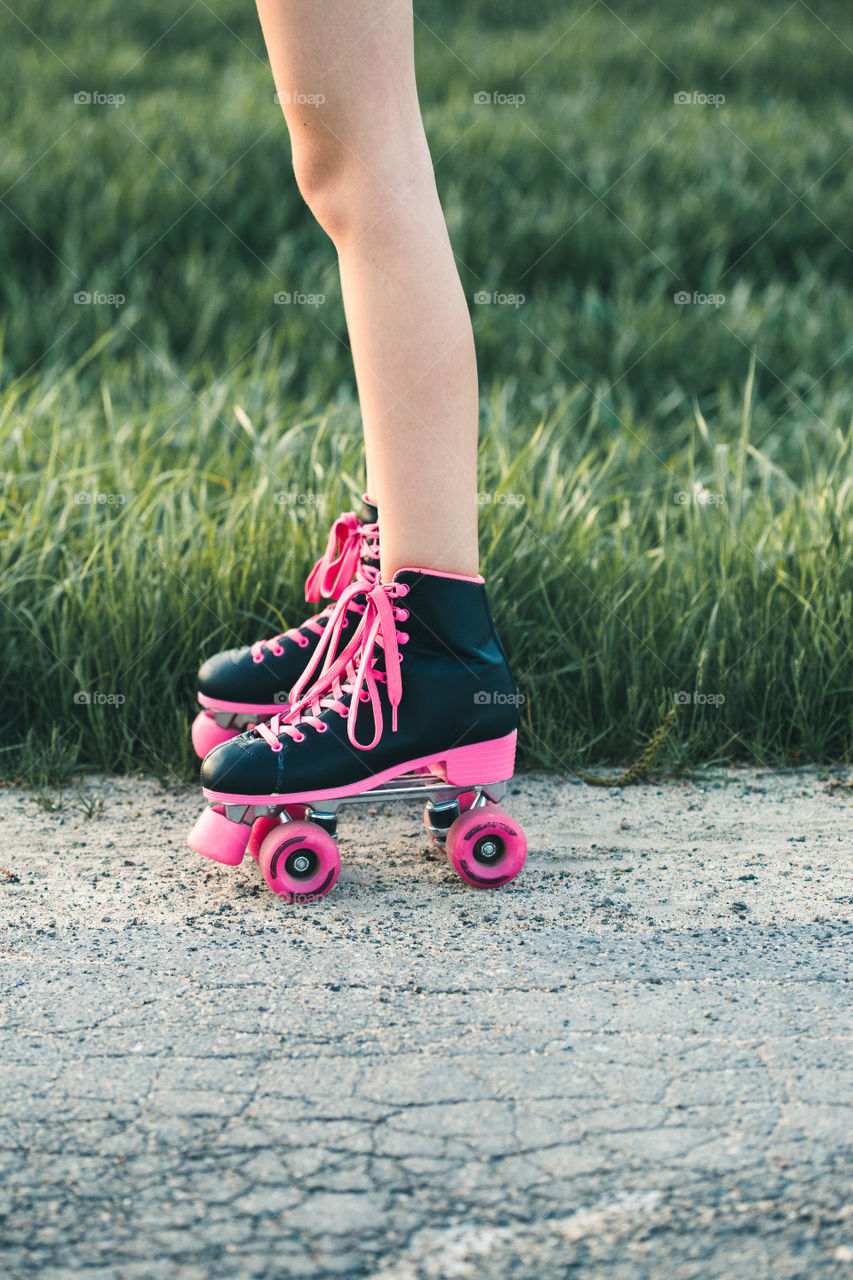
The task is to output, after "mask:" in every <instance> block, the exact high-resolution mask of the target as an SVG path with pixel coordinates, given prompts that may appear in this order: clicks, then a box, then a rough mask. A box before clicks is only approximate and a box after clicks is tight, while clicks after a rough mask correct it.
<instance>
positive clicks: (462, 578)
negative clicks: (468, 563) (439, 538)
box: [394, 564, 486, 583]
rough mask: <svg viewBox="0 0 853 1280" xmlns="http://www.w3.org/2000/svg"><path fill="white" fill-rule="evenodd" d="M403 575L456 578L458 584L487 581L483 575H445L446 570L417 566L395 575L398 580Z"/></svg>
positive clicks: (407, 566)
mask: <svg viewBox="0 0 853 1280" xmlns="http://www.w3.org/2000/svg"><path fill="white" fill-rule="evenodd" d="M401 573H425V574H426V575H427V577H429V578H455V579H456V581H457V582H479V583H484V582H485V581H486V579H485V578H484V577H483V576H482V574H479V573H478V574H477V576H476V578H472V577H471V576H470V574H467V573H445V571H444V569H419V568H418V567H417V565H413V564H410V565H406V567H405V569H398V570H397V572H396V573H395V574H394V577H395V578H396V577H397V576H398V575H399V574H401Z"/></svg>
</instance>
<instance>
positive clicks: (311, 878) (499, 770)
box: [189, 568, 527, 902]
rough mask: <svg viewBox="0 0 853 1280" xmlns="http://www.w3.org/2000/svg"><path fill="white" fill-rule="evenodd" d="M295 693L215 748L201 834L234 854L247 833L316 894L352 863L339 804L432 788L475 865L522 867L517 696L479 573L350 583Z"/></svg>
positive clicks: (206, 775)
mask: <svg viewBox="0 0 853 1280" xmlns="http://www.w3.org/2000/svg"><path fill="white" fill-rule="evenodd" d="M355 602H357V603H359V604H360V605H361V616H360V619H359V622H358V625H357V627H356V629H355V631H354V633H353V634H351V635H350V636H349V638H348V639H346V638H345V637H344V635H343V631H344V626H345V623H346V620H347V618H348V616H349V611H350V610H351V608H352V605H353V603H355ZM290 698H291V702H290V706H289V708H288V709H287V710H286V711H279V712H278V713H277V714H275V715H273V717H272V718H271V720H269V721H268V722H267V723H263V724H259V725H257V726H256V727H255V728H254V729H253V730H249V731H247V732H245V733H243V734H241V735H239V736H238V737H235V738H233V739H231V740H230V741H229V742H225V743H223V744H222V745H220V746H218V747H215V748H214V749H213V750H212V751H211V752H210V754H209V755H207V756H206V757H205V759H204V762H203V764H202V768H201V780H202V788H203V791H204V795H205V797H206V799H207V800H208V802H209V807H208V808H207V809H205V811H204V812H203V813H202V815H201V817H200V818H199V820H198V821H197V822H196V824H195V826H194V827H193V829H192V831H191V833H190V836H189V844H190V847H191V848H193V849H195V850H196V851H197V852H199V853H202V854H204V855H206V856H207V857H209V858H213V859H215V860H217V861H219V862H226V863H230V864H231V865H237V864H238V863H240V862H241V861H242V859H243V855H244V853H245V852H246V849H247V848H248V850H249V852H250V853H251V854H252V856H253V857H255V858H256V859H257V860H258V862H259V863H260V867H261V871H262V872H263V875H264V878H265V880H266V882H267V884H268V885H269V887H270V889H272V891H273V892H274V893H276V894H278V895H279V896H281V897H283V898H285V899H288V900H289V901H292V902H293V901H301V902H306V901H313V900H315V899H317V898H320V897H322V896H323V895H324V894H326V893H328V892H329V890H330V889H332V888H333V886H334V884H335V882H336V881H337V878H338V875H339V872H340V865H341V863H340V854H339V852H338V848H337V845H336V843H335V838H334V837H335V835H336V830H337V819H338V811H339V810H340V809H343V808H345V807H346V806H347V805H349V804H371V805H376V803H377V802H380V801H385V800H390V799H401V798H402V799H421V800H426V811H425V823H426V827H427V831H428V833H429V835H430V836H431V837H432V838H433V839H434V840H435V841H436V843H437V844H439V845H440V846H441V847H443V848H444V850H445V852H446V854H447V857H448V859H449V861H450V864H451V866H452V867H453V869H454V870H455V871H456V873H457V874H458V875H459V876H461V878H462V879H463V880H465V881H467V882H468V883H469V884H472V885H476V886H478V887H481V888H486V887H491V886H496V885H502V884H506V883H507V881H509V880H512V879H513V877H514V876H516V875H518V873H519V871H520V870H521V868H522V866H523V865H524V861H525V858H526V856H527V844H526V841H525V838H524V833H523V832H522V830H521V828H520V827H519V825H518V823H516V822H514V821H513V820H512V819H511V818H509V817H508V816H507V815H506V814H505V813H504V812H503V811H502V810H501V809H500V807H499V805H498V802H499V800H500V798H501V796H502V794H503V792H504V790H505V786H506V783H507V781H508V780H509V779H510V778H511V777H512V772H513V766H514V762H515V743H516V731H517V724H518V708H517V703H518V699H517V695H516V691H515V685H514V683H513V679H512V675H511V672H510V669H509V663H508V661H507V658H506V654H505V653H504V650H503V647H502V646H501V643H500V640H499V639H498V636H497V632H496V631H495V625H494V622H493V620H492V616H491V612H490V610H489V605H488V601H487V599H486V589H485V585H484V582H483V579H482V578H480V577H477V578H466V577H462V576H460V575H458V574H452V573H440V572H438V571H435V570H429V569H408V568H407V569H401V570H400V571H399V572H398V573H396V574H395V575H394V578H393V580H392V581H391V582H390V583H383V582H381V581H379V580H377V581H376V582H374V583H372V584H371V583H364V582H355V583H353V584H352V585H351V586H349V587H347V588H346V589H345V590H344V592H343V593H342V595H341V596H340V599H339V600H338V602H337V604H336V605H335V606H334V607H333V608H332V610H331V612H330V615H329V620H328V623H327V625H326V627H325V629H324V631H323V635H322V638H321V639H320V640H319V642H318V644H317V647H316V648H315V650H314V653H313V655H312V656H311V660H310V662H309V663H308V665H307V667H306V668H305V670H304V671H303V672H302V674H301V675H300V678H299V680H297V682H296V684H295V685H294V687H293V689H292V691H291V694H290Z"/></svg>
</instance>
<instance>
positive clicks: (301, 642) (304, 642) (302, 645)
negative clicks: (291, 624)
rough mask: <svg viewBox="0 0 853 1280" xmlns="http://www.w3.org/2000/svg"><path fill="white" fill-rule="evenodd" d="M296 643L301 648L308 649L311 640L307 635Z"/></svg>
mask: <svg viewBox="0 0 853 1280" xmlns="http://www.w3.org/2000/svg"><path fill="white" fill-rule="evenodd" d="M296 643H297V644H298V645H299V648H300V649H307V648H308V646H309V644H310V643H311V641H310V640H309V639H308V637H307V636H303V637H302V639H301V640H297V641H296Z"/></svg>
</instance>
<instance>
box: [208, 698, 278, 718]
mask: <svg viewBox="0 0 853 1280" xmlns="http://www.w3.org/2000/svg"><path fill="white" fill-rule="evenodd" d="M198 700H199V702H200V703H201V705H202V706H203V707H207V708H209V710H211V711H246V712H248V714H249V715H256V716H260V715H263V716H274V715H275V713H276V712H277V711H286V710H287V705H288V704H287V702H226V701H225V699H224V698H209V697H208V696H207V694H206V693H200V694H199V695H198Z"/></svg>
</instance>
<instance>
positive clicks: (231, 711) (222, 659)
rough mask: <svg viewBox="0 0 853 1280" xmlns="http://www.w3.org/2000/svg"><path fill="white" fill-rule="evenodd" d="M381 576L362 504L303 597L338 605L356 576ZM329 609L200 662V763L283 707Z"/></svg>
mask: <svg viewBox="0 0 853 1280" xmlns="http://www.w3.org/2000/svg"><path fill="white" fill-rule="evenodd" d="M378 577H379V526H378V524H377V512H376V507H375V506H374V504H373V503H372V502H370V501H369V500H368V499H367V498H366V497H365V498H364V499H363V505H362V511H361V517H360V518H359V516H357V515H356V513H355V512H354V511H345V512H344V513H343V515H341V516H339V517H338V519H337V520H336V521H335V523H334V525H333V526H332V530H331V532H330V534H329V541H328V545H327V547H326V550H325V552H324V553H323V555H322V556H321V558H320V559H319V560H318V561H317V563H316V564H315V565H314V568H313V569H312V570H311V572H310V574H309V575H308V578H307V580H306V582H305V599H306V600H307V601H309V602H310V603H317V602H318V601H320V600H321V599H323V598H325V599H329V600H332V601H335V600H337V599H338V598H339V596H340V595H341V593H342V592H343V590H344V588H345V587H348V586H349V585H350V584H351V582H352V581H353V579H355V580H357V581H363V582H367V583H368V584H370V583H373V582H376V581H377V580H378ZM332 608H333V605H328V606H327V607H326V608H325V609H323V611H322V612H321V613H318V614H315V615H314V616H313V617H311V618H308V619H306V621H305V622H303V623H301V625H300V626H298V627H289V628H288V630H287V631H283V632H282V633H281V634H280V635H277V636H273V637H272V638H271V639H269V640H257V641H255V643H254V644H251V645H243V646H242V647H240V648H238V649H226V650H225V651H224V652H223V653H217V654H214V656H213V657H212V658H208V659H207V661H206V662H204V663H203V665H202V667H201V670H200V671H199V673H198V700H199V702H200V703H201V706H202V708H203V710H201V711H200V712H199V713H198V715H197V716H196V718H195V720H194V721H193V727H192V740H193V746H194V747H195V750H196V754H197V755H199V756H201V757H202V758H203V757H204V756H206V755H207V753H208V751H211V750H212V749H213V748H214V747H215V746H218V745H219V744H220V743H222V742H227V741H228V739H229V738H234V737H236V736H237V734H239V733H242V732H243V731H244V730H245V729H247V728H249V727H250V726H252V725H255V724H257V722H258V721H259V720H263V719H267V718H269V716H271V715H273V714H274V713H275V712H276V711H284V710H286V709H287V706H288V691H289V690H290V689H291V688H292V687H293V685H294V684H295V683H296V681H297V680H298V679H299V677H300V675H301V674H302V672H303V671H304V670H305V667H306V665H307V663H308V659H309V658H310V656H311V650H312V648H313V647H314V646H315V645H316V644H317V643H318V641H319V639H320V637H321V636H322V635H323V632H324V630H325V627H326V624H327V622H328V620H329V616H330V614H331V612H332ZM363 608H364V605H363V604H359V602H358V601H357V600H353V601H352V603H351V604H350V606H349V609H348V612H347V617H346V621H345V623H344V628H345V629H346V628H349V629H351V630H355V626H356V624H357V622H358V619H359V610H360V609H363Z"/></svg>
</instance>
